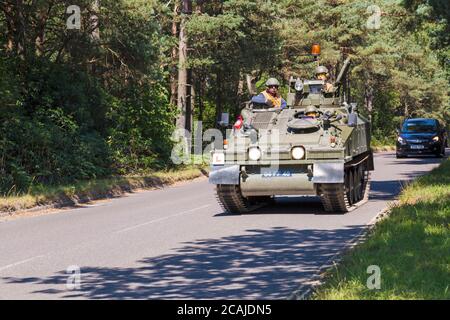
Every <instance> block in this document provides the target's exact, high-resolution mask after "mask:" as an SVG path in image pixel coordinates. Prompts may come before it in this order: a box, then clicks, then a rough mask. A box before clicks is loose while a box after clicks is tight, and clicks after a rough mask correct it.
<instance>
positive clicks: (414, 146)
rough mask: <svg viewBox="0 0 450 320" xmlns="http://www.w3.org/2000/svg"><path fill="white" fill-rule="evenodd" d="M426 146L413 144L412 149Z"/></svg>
mask: <svg viewBox="0 0 450 320" xmlns="http://www.w3.org/2000/svg"><path fill="white" fill-rule="evenodd" d="M424 148H425V147H424V146H423V145H421V144H413V145H411V149H424Z"/></svg>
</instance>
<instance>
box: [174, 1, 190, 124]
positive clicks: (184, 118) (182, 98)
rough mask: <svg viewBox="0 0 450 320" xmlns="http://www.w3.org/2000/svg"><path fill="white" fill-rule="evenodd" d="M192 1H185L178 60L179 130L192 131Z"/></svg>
mask: <svg viewBox="0 0 450 320" xmlns="http://www.w3.org/2000/svg"><path fill="white" fill-rule="evenodd" d="M191 10H192V0H183V10H182V13H183V16H182V19H181V24H180V43H179V53H178V56H179V59H178V110H179V111H180V114H179V116H178V121H177V128H182V129H186V130H188V131H189V132H190V131H191V114H192V112H191V98H192V97H191V94H190V91H191V90H190V89H191V83H190V82H191V80H192V79H191V78H192V73H191V71H190V70H188V69H187V66H186V64H187V47H188V39H187V34H186V22H187V16H186V15H187V14H190V13H191V12H192V11H191Z"/></svg>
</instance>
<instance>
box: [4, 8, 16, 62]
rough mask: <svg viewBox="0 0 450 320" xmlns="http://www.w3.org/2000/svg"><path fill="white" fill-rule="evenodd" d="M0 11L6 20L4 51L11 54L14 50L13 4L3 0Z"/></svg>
mask: <svg viewBox="0 0 450 320" xmlns="http://www.w3.org/2000/svg"><path fill="white" fill-rule="evenodd" d="M1 8H2V11H3V13H4V15H5V20H6V28H7V31H6V46H5V49H6V52H7V53H8V54H11V53H12V52H13V50H14V46H15V41H14V32H15V28H14V25H15V23H14V13H13V5H12V4H11V3H7V2H5V3H4V4H3V5H2V7H1Z"/></svg>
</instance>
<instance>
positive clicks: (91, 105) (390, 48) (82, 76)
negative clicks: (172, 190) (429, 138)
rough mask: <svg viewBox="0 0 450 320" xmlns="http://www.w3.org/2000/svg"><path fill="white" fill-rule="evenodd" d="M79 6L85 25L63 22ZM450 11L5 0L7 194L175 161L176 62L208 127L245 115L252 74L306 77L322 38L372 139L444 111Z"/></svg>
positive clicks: (310, 3)
mask: <svg viewBox="0 0 450 320" xmlns="http://www.w3.org/2000/svg"><path fill="white" fill-rule="evenodd" d="M187 2H190V4H191V5H192V10H191V12H184V11H183V5H186V3H187ZM73 6H76V7H78V8H80V26H79V28H68V26H69V25H72V26H76V23H75V24H74V22H76V20H73V19H74V17H75V16H76V10H75V11H73ZM69 9H70V10H69ZM449 9H450V8H449V2H448V1H447V0H403V1H401V0H374V1H363V0H303V1H295V0H280V1H270V0H208V1H205V0H196V1H195V0H192V1H186V0H184V1H181V0H114V1H113V0H71V1H66V0H20V1H16V0H14V1H12V0H4V1H2V2H1V3H0V29H1V30H2V32H1V34H0V74H1V77H0V108H1V113H0V193H8V192H21V191H26V190H27V189H28V188H29V187H30V186H31V185H36V184H40V183H45V184H47V183H63V182H68V181H74V180H79V179H88V178H96V177H102V176H107V175H111V174H127V173H133V172H139V171H142V170H153V169H159V168H167V167H170V166H172V165H173V164H171V162H170V160H169V156H170V152H171V149H172V146H173V141H172V140H171V139H170V137H171V133H172V131H173V130H174V129H175V124H176V121H175V119H176V118H177V117H178V115H179V114H180V110H179V108H177V106H176V101H177V90H176V88H177V86H178V85H180V83H178V82H177V70H179V68H188V69H189V70H190V72H191V75H192V76H191V77H190V78H189V81H190V82H191V83H189V84H188V85H189V86H191V88H192V91H191V93H192V94H191V95H190V96H189V99H191V101H192V106H193V114H192V117H193V119H194V120H201V121H203V122H204V128H205V129H206V128H208V127H214V126H215V125H216V122H217V119H218V117H220V114H221V113H222V112H225V111H226V112H230V114H231V115H232V117H235V116H237V115H238V113H239V112H240V108H241V107H242V105H243V103H244V102H245V101H247V100H248V99H249V98H250V92H248V90H247V88H246V85H245V83H246V79H247V78H246V77H247V76H251V77H252V78H253V79H254V80H255V81H256V84H257V85H258V86H261V84H262V83H264V81H265V80H266V79H267V78H268V77H269V76H275V77H277V78H279V79H280V80H281V81H282V82H284V84H286V83H287V80H288V79H289V77H290V76H291V75H298V76H301V77H310V76H311V75H312V72H313V68H314V64H313V63H311V59H310V57H309V56H308V53H309V51H310V47H311V45H312V44H314V43H320V44H321V47H322V55H321V61H322V63H323V64H325V65H326V66H327V67H328V68H329V69H330V70H331V74H332V75H334V76H335V74H336V64H337V63H338V61H339V57H340V52H341V50H342V48H348V50H349V52H350V55H351V57H352V61H353V64H352V71H351V75H350V79H351V83H352V91H351V96H352V97H353V99H354V100H355V101H357V102H358V103H359V104H360V105H361V106H363V107H364V108H362V112H365V113H367V114H368V115H370V116H371V119H372V123H373V133H374V136H375V138H376V139H379V140H383V139H386V137H387V138H389V137H393V136H394V134H395V128H397V127H398V125H399V123H400V121H401V120H402V119H403V118H405V117H412V116H429V117H437V118H439V119H441V120H443V121H446V122H448V120H449V119H450V106H449V80H450V67H449V61H450V49H449V34H450V32H449V31H450V29H449V13H450V10H449ZM74 15H75V16H74ZM75 18H76V17H75ZM182 21H185V23H186V24H185V28H186V37H187V38H186V41H187V44H188V50H187V60H186V63H185V65H180V60H179V57H178V44H179V37H180V24H181V22H182ZM181 85H182V84H181ZM260 89H261V88H260Z"/></svg>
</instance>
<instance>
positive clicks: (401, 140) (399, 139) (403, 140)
mask: <svg viewBox="0 0 450 320" xmlns="http://www.w3.org/2000/svg"><path fill="white" fill-rule="evenodd" d="M397 141H398V142H399V143H400V144H405V143H406V141H405V139H403V138H402V137H398V139H397Z"/></svg>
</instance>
